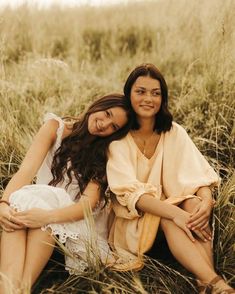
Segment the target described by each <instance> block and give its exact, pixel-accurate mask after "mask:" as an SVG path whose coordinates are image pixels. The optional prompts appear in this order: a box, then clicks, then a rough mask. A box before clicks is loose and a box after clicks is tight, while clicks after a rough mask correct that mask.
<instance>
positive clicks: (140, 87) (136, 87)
mask: <svg viewBox="0 0 235 294" xmlns="http://www.w3.org/2000/svg"><path fill="white" fill-rule="evenodd" d="M136 88H139V89H143V90H146V89H147V88H145V87H141V86H136ZM156 90H161V87H159V88H154V89H152V91H156Z"/></svg>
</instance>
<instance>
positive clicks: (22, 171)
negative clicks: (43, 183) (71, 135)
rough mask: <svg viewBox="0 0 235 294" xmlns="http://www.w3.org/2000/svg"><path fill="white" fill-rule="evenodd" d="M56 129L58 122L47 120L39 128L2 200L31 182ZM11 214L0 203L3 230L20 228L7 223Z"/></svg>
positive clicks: (0, 221) (9, 210)
mask: <svg viewBox="0 0 235 294" xmlns="http://www.w3.org/2000/svg"><path fill="white" fill-rule="evenodd" d="M57 128H58V122H57V121H55V120H49V121H48V122H46V123H45V124H44V125H43V126H42V127H41V128H40V130H39V131H38V133H37V134H36V136H35V137H34V139H33V142H32V145H31V146H30V148H29V150H28V152H27V153H26V156H25V158H24V160H23V162H22V164H21V166H20V168H19V170H18V171H17V173H16V174H15V175H14V176H13V177H12V179H11V180H10V181H9V183H8V185H7V187H6V189H5V191H4V193H3V197H2V199H3V200H8V199H9V196H10V195H11V193H13V192H15V191H16V190H18V189H20V188H21V187H23V186H25V185H28V184H30V183H31V182H32V180H33V178H34V177H35V175H36V174H37V172H38V170H39V168H40V166H41V164H42V162H43V160H44V159H45V157H46V154H47V152H48V151H49V149H50V148H51V146H52V145H53V144H54V142H55V140H56V131H57ZM13 212H14V211H13V210H12V209H11V208H10V207H9V206H7V205H6V204H5V203H0V225H1V226H3V228H4V229H6V228H9V227H10V228H11V230H12V229H17V228H20V227H22V226H17V225H14V224H13V223H12V222H10V221H9V219H10V217H11V216H12V214H13ZM15 222H16V224H19V225H20V223H19V222H18V221H17V220H15Z"/></svg>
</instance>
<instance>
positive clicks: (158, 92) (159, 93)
mask: <svg viewBox="0 0 235 294" xmlns="http://www.w3.org/2000/svg"><path fill="white" fill-rule="evenodd" d="M153 96H155V97H156V96H161V92H160V91H154V92H153Z"/></svg>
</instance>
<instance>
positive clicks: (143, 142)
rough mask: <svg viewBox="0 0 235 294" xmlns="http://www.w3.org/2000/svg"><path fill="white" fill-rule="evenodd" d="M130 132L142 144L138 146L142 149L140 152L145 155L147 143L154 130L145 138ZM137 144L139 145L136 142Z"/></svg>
mask: <svg viewBox="0 0 235 294" xmlns="http://www.w3.org/2000/svg"><path fill="white" fill-rule="evenodd" d="M132 134H133V136H134V138H135V139H136V140H137V141H139V142H140V143H141V145H142V146H139V147H141V148H140V150H141V149H142V150H141V152H142V153H143V154H144V156H146V151H147V148H148V145H149V144H148V142H150V141H151V139H152V137H153V135H154V134H155V131H153V132H152V134H151V135H150V136H148V137H147V138H141V137H139V136H138V135H137V134H136V133H134V132H133V133H132ZM137 145H139V144H137Z"/></svg>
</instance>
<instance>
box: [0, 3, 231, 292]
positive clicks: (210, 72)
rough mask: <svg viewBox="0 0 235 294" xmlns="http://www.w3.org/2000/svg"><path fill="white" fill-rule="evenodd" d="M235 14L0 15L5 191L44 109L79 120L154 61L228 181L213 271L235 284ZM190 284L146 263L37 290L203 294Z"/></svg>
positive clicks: (221, 198) (87, 10)
mask: <svg viewBox="0 0 235 294" xmlns="http://www.w3.org/2000/svg"><path fill="white" fill-rule="evenodd" d="M234 15H235V2H234V1H233V0H208V1H205V0H204V1H203V0H188V1H186V0H178V1H176V0H175V1H173V0H159V1H143V2H135V1H132V2H131V3H130V4H128V5H120V6H118V5H117V6H110V7H103V8H94V7H93V8H92V7H80V8H74V9H70V8H67V9H64V10H61V9H59V8H58V7H52V8H51V9H49V10H38V9H36V8H28V7H26V6H22V7H19V8H18V9H17V10H10V9H4V10H2V11H0V120H1V122H0V154H1V158H0V163H1V167H0V189H1V190H3V189H4V187H5V185H6V184H7V182H8V180H9V179H10V177H11V176H12V175H13V173H14V172H15V171H16V170H17V168H18V166H19V164H20V162H21V160H22V158H23V156H24V154H25V151H26V149H27V148H28V146H29V144H30V142H31V139H32V136H33V135H34V134H35V132H36V131H37V129H38V127H39V126H40V124H41V123H42V119H43V115H44V114H45V113H46V112H54V113H56V114H58V115H78V114H79V113H80V112H81V111H82V110H84V109H85V108H86V106H87V104H88V103H89V102H90V101H92V100H93V99H95V98H97V97H99V96H101V95H103V94H105V93H109V92H122V87H123V85H124V81H125V79H126V77H127V75H128V73H129V72H130V71H131V70H132V69H133V68H134V67H135V66H136V65H138V64H140V63H143V62H151V63H154V64H155V65H156V66H157V67H159V69H160V70H161V71H162V72H163V74H164V76H165V78H166V80H167V82H168V86H169V94H170V95H169V96H170V99H169V105H170V109H171V111H172V112H173V115H174V118H175V121H176V122H178V123H180V124H182V125H183V126H184V127H185V128H186V129H187V131H188V133H189V134H190V136H191V137H192V139H193V140H194V142H195V143H196V144H197V146H198V147H199V149H200V150H201V152H202V153H203V154H204V155H205V156H206V157H207V159H208V160H209V162H210V163H211V164H212V165H213V166H214V168H215V169H216V170H217V171H218V173H219V174H220V176H221V178H222V183H221V186H220V188H219V190H218V192H217V193H216V195H215V196H216V198H217V205H216V207H215V210H214V216H213V219H212V224H213V228H214V253H215V266H216V269H217V271H218V272H219V273H220V274H221V275H223V276H224V277H225V278H226V279H227V280H228V281H229V282H230V283H231V284H233V285H234V284H235V283H234V282H235V279H234V275H235V269H234V264H235V254H234V249H235V246H234V240H235V238H234V232H235V225H234V199H235V197H234V196H235V172H234V167H235V152H234V150H235V147H234V142H235V122H234V119H235V115H234V114H235V95H234V94H235V78H234V77H235V66H234V65H235V50H234V48H235V29H234V28H235V18H234ZM194 286H195V281H194V280H193V278H192V277H191V276H190V275H189V273H187V272H186V271H183V270H182V268H180V267H179V266H178V265H176V268H175V267H174V269H173V268H172V267H171V265H170V268H169V267H168V266H166V265H162V264H159V263H158V261H154V260H149V261H148V262H147V266H146V268H145V269H144V270H142V271H141V272H139V273H124V274H120V273H119V274H118V273H115V272H112V271H111V270H109V269H106V268H105V267H102V266H101V265H99V264H98V265H97V264H96V265H94V266H93V267H92V265H91V268H90V269H89V271H88V272H87V273H86V274H84V275H82V276H78V277H71V278H70V279H69V280H67V281H65V282H64V283H63V284H60V285H59V284H57V283H56V282H55V283H54V285H53V286H50V290H48V289H47V290H46V287H47V285H45V289H44V290H42V291H41V292H40V293H174V294H182V293H186V294H187V293H197V292H196V290H195V287H194ZM48 287H49V286H48ZM79 289H80V290H79ZM35 291H36V290H35ZM25 293H27V292H25ZM35 293H36V292H35ZM38 293H39V292H38Z"/></svg>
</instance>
